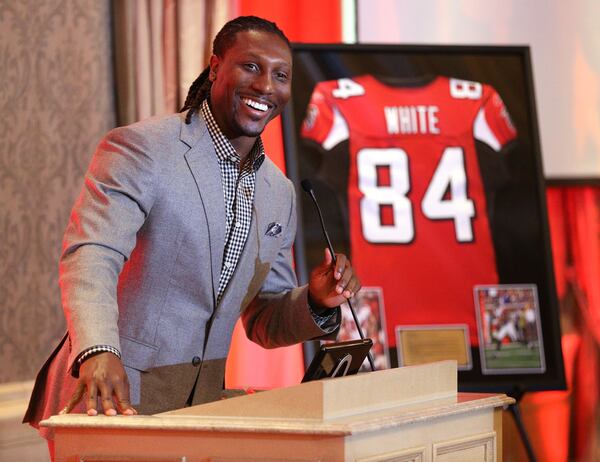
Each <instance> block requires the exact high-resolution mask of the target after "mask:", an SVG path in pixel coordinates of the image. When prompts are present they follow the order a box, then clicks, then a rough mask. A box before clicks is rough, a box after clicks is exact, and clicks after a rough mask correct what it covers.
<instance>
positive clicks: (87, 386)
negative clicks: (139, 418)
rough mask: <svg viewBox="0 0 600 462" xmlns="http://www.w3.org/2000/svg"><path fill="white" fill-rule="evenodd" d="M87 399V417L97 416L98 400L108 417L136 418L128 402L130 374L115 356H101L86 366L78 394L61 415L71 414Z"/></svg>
mask: <svg viewBox="0 0 600 462" xmlns="http://www.w3.org/2000/svg"><path fill="white" fill-rule="evenodd" d="M84 395H86V396H85V403H86V407H87V414H88V415H98V409H97V407H98V397H99V398H100V401H101V403H102V410H103V411H104V414H105V415H117V411H119V412H120V413H121V414H123V415H135V414H137V411H136V410H135V409H134V408H133V407H131V402H130V401H129V381H128V380H127V374H126V372H125V369H124V368H123V364H122V363H121V360H120V359H119V358H118V357H117V356H116V355H114V354H113V353H109V352H106V353H100V354H97V355H95V356H92V357H91V358H89V359H87V360H85V361H84V362H83V364H82V365H81V367H80V368H79V381H78V382H77V388H76V389H75V393H73V396H71V399H70V400H69V403H68V404H67V405H66V407H65V408H64V409H63V410H62V411H60V413H61V414H68V413H69V412H71V411H72V410H73V408H74V407H75V406H76V405H77V404H78V403H79V402H80V401H81V400H82V399H83V396H84ZM115 405H116V409H115Z"/></svg>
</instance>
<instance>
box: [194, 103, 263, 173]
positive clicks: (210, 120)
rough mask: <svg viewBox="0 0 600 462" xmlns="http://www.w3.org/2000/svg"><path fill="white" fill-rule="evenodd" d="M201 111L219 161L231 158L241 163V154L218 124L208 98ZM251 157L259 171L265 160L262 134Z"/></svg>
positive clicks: (254, 167)
mask: <svg viewBox="0 0 600 462" xmlns="http://www.w3.org/2000/svg"><path fill="white" fill-rule="evenodd" d="M201 111H202V115H203V116H204V120H205V121H206V126H207V127H208V132H209V133H210V137H211V138H212V140H213V143H214V145H215V151H216V153H217V158H218V160H219V162H223V161H225V160H229V161H231V162H234V163H237V164H239V163H240V156H239V154H238V153H237V152H236V150H235V149H234V147H233V145H232V144H231V142H230V141H229V140H228V139H227V137H226V136H225V135H224V134H223V132H222V131H221V129H220V128H219V125H218V124H217V121H216V120H215V118H214V117H213V115H212V111H211V110H210V106H209V103H208V98H207V99H205V100H204V101H203V102H202V107H201ZM250 159H251V165H252V167H253V169H254V171H257V170H258V169H259V168H260V166H261V165H262V163H263V161H264V160H265V148H264V145H263V142H262V138H261V137H260V136H259V137H258V138H257V139H256V142H255V143H254V146H253V147H252V151H250Z"/></svg>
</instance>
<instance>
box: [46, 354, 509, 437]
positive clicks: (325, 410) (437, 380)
mask: <svg viewBox="0 0 600 462" xmlns="http://www.w3.org/2000/svg"><path fill="white" fill-rule="evenodd" d="M456 390H457V372H456V362H455V361H442V362H438V363H431V364H424V365H419V366H409V367H402V368H398V369H389V370H384V371H377V372H370V373H365V374H359V375H355V376H350V377H340V378H334V379H325V380H319V381H314V382H308V383H304V384H300V385H296V386H292V387H288V388H279V389H275V390H271V391H265V392H261V393H256V394H252V395H246V396H240V397H237V398H231V399H227V400H222V401H217V402H214V403H208V404H202V405H199V406H193V407H189V408H184V409H178V410H176V411H170V412H165V413H162V414H156V415H153V416H116V417H106V416H96V417H90V416H87V415H62V416H52V417H51V418H50V419H48V420H45V421H43V422H41V425H43V426H48V427H55V428H65V427H71V428H73V427H79V428H82V427H83V428H119V429H140V428H141V429H148V430H152V429H157V430H159V429H160V430H162V431H165V430H174V431H181V430H193V431H215V430H218V431H228V432H280V433H305V434H322V435H350V434H356V433H362V432H366V431H373V430H374V429H379V428H388V427H392V426H398V425H402V424H408V423H413V422H418V421H423V420H428V419H432V418H437V417H442V416H447V415H452V414H460V413H466V412H472V411H474V410H480V409H487V408H495V407H504V406H507V405H509V404H512V403H513V402H514V400H513V399H512V398H508V397H507V396H505V395H495V394H476V393H461V394H457V391H456Z"/></svg>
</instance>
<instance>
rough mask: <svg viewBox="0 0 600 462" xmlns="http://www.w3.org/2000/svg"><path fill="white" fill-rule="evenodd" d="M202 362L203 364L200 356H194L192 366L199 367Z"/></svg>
mask: <svg viewBox="0 0 600 462" xmlns="http://www.w3.org/2000/svg"><path fill="white" fill-rule="evenodd" d="M201 362H202V360H201V359H200V358H199V357H198V356H194V357H193V358H192V366H194V367H198V366H199V365H200V363H201Z"/></svg>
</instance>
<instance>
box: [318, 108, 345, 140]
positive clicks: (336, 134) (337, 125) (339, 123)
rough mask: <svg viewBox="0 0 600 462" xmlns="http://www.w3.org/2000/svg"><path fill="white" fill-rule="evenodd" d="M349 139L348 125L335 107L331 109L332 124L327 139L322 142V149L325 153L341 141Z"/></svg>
mask: <svg viewBox="0 0 600 462" xmlns="http://www.w3.org/2000/svg"><path fill="white" fill-rule="evenodd" d="M349 137H350V132H349V131H348V124H347V123H346V120H345V119H344V117H343V116H342V115H341V114H340V112H339V111H338V110H337V108H336V107H334V108H333V124H332V127H331V130H330V131H329V134H328V135H327V138H325V141H323V148H324V149H325V150H327V151H329V150H330V149H333V148H334V147H335V146H337V145H338V144H339V143H341V142H342V141H345V140H347V139H348V138H349Z"/></svg>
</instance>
